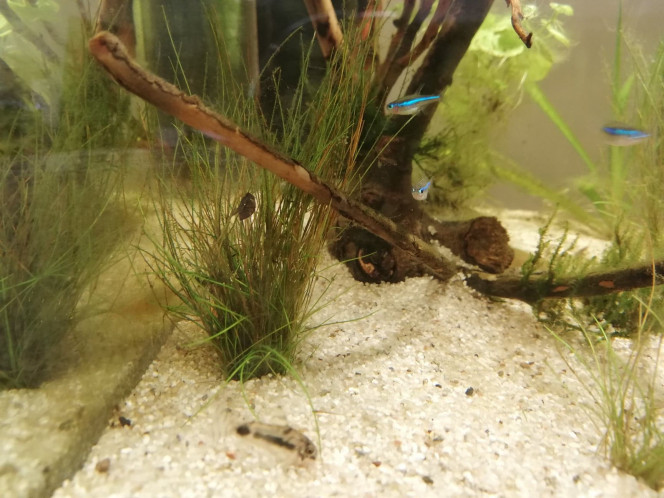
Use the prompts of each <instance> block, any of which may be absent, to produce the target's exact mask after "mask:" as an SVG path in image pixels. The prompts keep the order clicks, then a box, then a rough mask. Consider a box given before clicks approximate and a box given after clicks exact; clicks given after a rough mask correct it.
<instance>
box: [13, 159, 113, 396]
mask: <svg viewBox="0 0 664 498" xmlns="http://www.w3.org/2000/svg"><path fill="white" fill-rule="evenodd" d="M104 159H106V160H108V159H109V158H108V157H106V158H101V157H95V156H93V155H92V154H90V155H89V156H88V155H87V154H86V151H85V150H82V151H80V153H72V154H50V153H49V152H48V151H47V150H43V151H42V150H41V149H39V150H37V151H36V152H34V151H33V152H31V153H30V154H29V155H22V154H16V155H14V156H10V157H8V156H3V157H2V158H0V175H1V176H0V193H1V194H2V205H1V206H0V268H1V271H0V275H2V277H1V278H0V387H35V386H37V385H38V384H39V383H41V382H42V381H43V380H44V379H45V378H47V376H48V374H49V373H51V372H53V371H54V369H55V368H56V367H57V368H63V367H64V365H62V364H61V363H62V362H63V357H62V356H61V355H60V354H59V353H58V344H59V343H60V342H61V340H62V337H63V336H64V334H65V333H66V332H67V330H68V329H69V328H70V327H71V326H72V325H73V323H74V321H73V320H74V315H75V310H76V307H77V303H78V301H79V298H80V296H81V295H82V293H83V291H84V290H85V288H86V286H87V285H89V284H90V283H91V282H92V281H93V280H94V278H95V277H96V276H97V275H98V274H99V272H100V271H101V269H102V268H103V266H104V263H105V262H106V261H107V259H108V256H109V254H110V252H112V250H113V248H114V247H115V246H116V244H117V240H118V234H119V233H121V232H122V229H121V226H120V225H119V220H118V217H117V213H115V214H114V212H113V209H111V204H112V202H113V197H114V192H116V191H117V188H116V187H117V182H118V179H119V175H118V174H117V172H116V171H113V170H112V169H109V168H108V166H106V165H103V163H104ZM97 161H99V162H97Z"/></svg>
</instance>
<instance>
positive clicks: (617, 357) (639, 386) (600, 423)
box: [549, 296, 664, 490]
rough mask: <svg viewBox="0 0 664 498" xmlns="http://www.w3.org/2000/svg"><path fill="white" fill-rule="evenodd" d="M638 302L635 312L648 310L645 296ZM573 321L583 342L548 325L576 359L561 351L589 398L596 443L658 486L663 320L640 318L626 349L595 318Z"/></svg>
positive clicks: (662, 473)
mask: <svg viewBox="0 0 664 498" xmlns="http://www.w3.org/2000/svg"><path fill="white" fill-rule="evenodd" d="M650 297H651V298H652V296H650ZM640 304H641V306H642V307H643V313H641V314H640V316H647V315H648V314H649V313H651V311H650V307H649V305H648V303H647V302H646V301H641V303H640ZM648 323H650V324H652V325H648ZM578 325H579V328H580V329H581V331H582V333H583V343H585V344H583V343H582V344H580V345H579V346H574V345H573V344H572V342H571V341H569V340H566V339H564V338H563V337H562V335H560V334H558V333H556V332H554V331H553V330H551V329H549V331H550V332H551V333H552V334H553V336H554V337H555V338H556V340H557V341H558V342H559V343H560V344H561V345H562V346H563V347H564V349H565V350H567V351H568V352H570V353H572V355H573V357H574V358H575V359H576V362H575V364H572V362H571V361H570V359H568V358H567V356H566V355H562V356H563V358H564V359H565V362H566V363H567V365H568V366H569V368H570V370H571V371H572V372H573V373H574V375H575V376H576V377H577V378H578V379H579V381H580V382H581V383H582V385H583V386H584V388H585V389H586V390H587V392H588V393H589V394H590V396H591V398H592V401H593V405H592V406H591V407H590V408H589V411H590V415H591V420H592V421H593V422H594V423H595V425H596V426H597V428H598V430H599V431H600V433H602V434H603V437H602V440H601V448H603V449H604V451H605V452H606V454H607V455H608V457H609V459H610V460H611V462H612V463H613V464H614V465H615V466H616V467H617V468H619V469H620V470H623V471H624V472H627V473H629V474H632V475H634V476H635V477H637V478H639V479H642V480H643V481H644V482H645V483H646V484H647V485H648V486H650V487H652V488H653V489H655V490H659V489H661V488H662V487H664V427H663V426H662V418H663V415H664V414H663V413H662V407H661V402H659V401H657V400H656V390H657V387H658V386H659V381H658V370H659V354H660V351H661V347H662V325H663V323H662V322H661V320H660V319H659V317H658V316H653V319H652V320H642V321H640V322H639V326H638V332H637V334H636V336H635V337H634V340H633V341H631V343H630V348H629V353H628V354H626V353H624V352H623V351H618V350H616V349H615V348H614V345H613V342H614V340H615V339H614V338H612V337H611V336H610V335H609V334H608V333H607V331H606V329H605V327H604V326H603V325H602V324H601V323H600V321H599V320H596V321H595V323H594V324H593V326H592V327H591V326H586V325H585V319H584V321H579V322H578ZM648 354H650V356H648ZM578 365H580V366H581V370H578V369H577V368H578Z"/></svg>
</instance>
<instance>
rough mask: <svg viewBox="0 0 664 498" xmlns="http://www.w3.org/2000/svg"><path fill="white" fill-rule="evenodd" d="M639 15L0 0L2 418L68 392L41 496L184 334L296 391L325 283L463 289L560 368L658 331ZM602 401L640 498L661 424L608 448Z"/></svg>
mask: <svg viewBox="0 0 664 498" xmlns="http://www.w3.org/2000/svg"><path fill="white" fill-rule="evenodd" d="M663 20H664V7H663V5H662V4H661V3H660V2H657V1H654V0H638V1H636V0H635V1H630V2H622V1H620V0H615V1H614V0H612V1H607V2H584V1H576V0H570V1H568V2H565V3H562V2H548V1H532V2H526V1H518V0H507V1H506V2H494V1H493V0H463V1H461V0H456V1H454V0H435V1H434V0H419V1H418V0H412V1H410V0H403V1H397V0H317V1H314V0H278V1H277V0H195V1H190V2H182V1H178V0H159V1H156V0H133V1H132V0H76V1H74V0H58V1H56V0H4V1H3V0H0V107H1V108H2V113H1V114H0V128H1V132H0V203H1V204H2V206H0V395H1V396H3V400H4V401H2V400H0V403H4V402H6V406H7V407H10V406H19V405H20V406H25V407H27V408H26V410H28V411H30V410H31V409H32V408H31V406H36V405H35V404H34V403H37V402H36V401H35V402H34V403H33V401H31V400H34V399H42V398H41V397H43V399H45V400H46V401H49V400H51V399H53V400H55V399H56V398H60V399H67V395H65V394H62V392H61V391H58V390H57V389H61V388H62V386H65V385H66V386H70V387H67V388H66V389H65V392H77V393H79V394H80V393H84V392H85V393H88V394H86V396H88V397H86V398H84V399H85V401H80V403H79V405H80V408H79V409H78V411H73V412H72V413H71V414H69V411H68V410H69V408H67V409H64V408H57V407H55V408H49V409H48V410H46V411H49V412H58V411H60V413H67V414H68V415H67V416H66V420H64V421H63V420H60V421H59V422H58V423H57V427H61V426H63V427H65V428H68V427H71V426H72V425H74V426H77V427H80V432H78V433H77V434H78V435H77V436H73V437H72V439H75V438H78V439H77V440H79V441H85V442H84V443H80V444H79V443H76V444H72V445H71V448H70V450H68V451H70V452H71V453H70V454H68V455H69V456H68V457H67V458H64V457H62V456H60V457H54V462H56V461H57V462H60V463H57V464H56V463H53V464H49V465H52V468H53V469H56V470H54V471H53V473H52V477H48V478H40V479H43V482H44V484H43V486H42V487H41V488H39V489H40V490H41V492H46V491H48V492H50V491H52V490H53V489H54V487H56V486H57V485H59V481H58V479H60V481H61V480H62V479H63V478H64V476H66V475H68V474H67V473H71V472H73V470H72V467H75V466H76V465H80V464H81V463H82V459H83V458H84V456H85V453H86V451H87V450H86V449H87V448H89V447H90V445H92V444H93V442H94V440H95V438H97V437H98V435H99V434H100V432H101V430H102V429H103V427H104V424H105V420H106V419H107V418H108V416H109V414H110V413H111V409H112V407H113V406H114V405H116V404H118V403H119V402H120V400H122V399H123V397H124V396H126V395H127V394H128V393H129V392H130V391H131V389H132V388H133V387H134V385H135V384H136V383H137V382H138V380H139V379H140V376H141V375H142V374H143V373H144V371H145V369H146V368H147V366H148V365H149V363H150V362H151V361H152V360H153V358H154V357H155V355H156V354H157V353H158V351H159V348H160V347H161V345H162V343H163V342H164V341H166V340H167V338H168V336H169V334H170V333H171V331H172V330H173V328H175V329H177V328H178V327H180V326H182V324H193V326H195V327H196V328H197V330H198V331H199V332H200V334H201V335H200V338H199V339H197V340H196V341H193V342H191V343H187V344H185V345H183V346H182V348H183V349H184V350H187V351H188V350H191V349H194V348H198V347H209V348H212V349H213V350H214V352H215V354H216V355H217V358H218V370H219V372H220V375H221V376H222V378H223V382H224V383H226V384H230V383H234V382H238V383H240V384H243V383H247V382H250V381H252V379H262V378H272V377H281V376H283V377H286V378H289V377H290V378H292V379H295V383H296V385H297V386H299V387H300V388H302V389H304V390H305V391H306V382H307V379H306V376H305V375H303V374H302V371H303V364H304V363H306V361H307V360H306V359H303V358H302V355H301V354H300V352H301V349H300V348H301V345H302V344H303V342H304V341H306V340H307V339H308V338H309V337H310V336H311V335H312V334H314V333H315V332H316V331H318V330H319V329H321V328H322V327H323V326H325V325H326V324H327V323H328V322H334V318H333V317H332V318H330V319H329V320H328V321H327V322H325V321H323V322H321V321H316V319H315V318H314V317H317V316H319V315H318V314H317V313H318V312H319V311H320V310H321V309H324V308H325V307H326V306H330V303H333V302H334V298H333V297H332V296H333V295H335V294H337V293H339V292H341V291H339V289H337V288H336V287H335V283H334V280H333V279H329V280H328V279H326V277H325V276H324V272H323V270H324V268H327V267H329V266H336V265H338V266H339V267H342V268H343V271H344V272H347V273H348V274H350V275H351V276H352V278H353V279H354V280H356V281H359V282H363V283H365V284H366V285H367V286H372V289H373V290H372V292H374V293H375V299H376V301H377V302H380V301H381V299H383V298H382V297H381V295H383V294H384V295H386V294H385V293H386V292H387V291H385V289H386V288H387V287H386V286H389V285H398V284H399V283H400V282H404V281H406V280H407V279H410V278H417V277H423V276H426V277H427V278H432V279H433V280H435V281H436V282H439V284H440V285H441V286H445V285H447V284H448V283H449V282H450V281H454V280H455V279H456V280H459V279H462V280H463V281H464V282H465V284H464V285H466V286H467V287H469V288H471V289H473V290H474V291H475V292H476V293H477V296H478V298H479V299H486V300H487V301H489V300H491V302H498V303H500V302H503V301H501V300H513V301H520V302H524V303H526V304H527V305H529V306H530V308H529V309H532V312H533V314H534V316H535V317H536V319H537V320H539V321H540V322H541V323H542V324H544V325H543V326H545V327H547V328H548V329H549V330H550V331H551V336H550V338H551V339H552V340H554V341H556V343H557V344H559V345H560V347H561V349H563V350H566V351H568V352H571V353H573V354H575V355H576V354H577V353H579V351H580V350H581V349H583V348H585V349H583V350H584V351H585V350H586V349H588V348H589V349H590V350H591V351H592V353H593V354H595V352H596V351H597V350H596V349H595V348H599V347H600V346H598V345H601V346H602V347H605V348H608V349H606V351H604V354H606V355H608V357H609V358H613V356H612V355H613V350H612V349H611V344H612V341H613V340H614V339H615V338H621V339H622V338H626V339H627V340H630V341H633V342H632V343H631V344H634V345H640V344H641V340H642V338H644V337H649V338H651V339H652V338H658V337H660V336H661V333H662V323H663V322H662V319H663V318H664V293H663V292H662V284H663V283H664V276H663V273H664V235H663V234H664V206H663V200H662V199H664V140H663V139H662V130H664V37H662V30H661V26H662V21H663ZM524 212H528V213H529V214H527V215H524V214H523V213H524ZM515 213H518V214H515ZM519 216H521V217H523V216H527V217H530V218H531V219H534V220H537V221H536V224H537V229H536V230H535V232H536V233H535V234H534V241H535V242H534V243H532V244H531V245H530V247H529V248H527V249H524V248H522V247H517V246H516V244H515V243H514V242H513V241H514V240H515V238H516V239H518V237H515V235H516V234H515V233H513V232H511V231H512V230H513V228H512V227H514V226H515V225H514V224H513V223H511V220H513V219H514V218H515V217H519ZM517 229H518V228H517ZM581 236H583V237H589V238H592V239H593V240H596V241H599V242H598V244H599V245H600V246H601V250H598V251H595V252H590V251H581V250H579V247H578V245H579V242H578V241H579V237H581ZM382 305H384V306H389V305H390V304H389V303H386V302H385V303H382ZM649 340H650V339H649ZM579 341H581V343H582V344H583V346H578V343H579ZM635 348H636V346H635ZM579 357H580V356H579ZM610 365H613V363H610ZM633 368H634V369H636V363H634V365H633ZM614 373H615V372H613V371H610V369H609V370H605V371H604V375H605V376H610V375H614ZM598 385H600V386H605V387H606V385H607V384H606V383H605V384H601V383H599V384H598ZM629 385H630V386H631V384H629ZM71 386H76V387H71ZM101 386H104V387H101ZM106 389H108V393H109V394H104V395H102V396H100V397H99V399H98V400H97V401H94V402H93V401H92V399H94V398H95V397H96V393H99V392H106V391H105V390H106ZM607 389H608V388H607ZM607 389H604V391H603V392H604V393H605V394H606V392H607ZM630 389H632V388H631V387H630ZM630 392H632V391H630ZM35 393H46V394H35ZM57 393H60V394H57ZM471 394H472V392H471ZM642 394H643V399H645V400H646V401H648V400H650V401H652V403H651V404H648V403H647V402H646V404H645V406H646V407H647V410H646V414H648V415H649V416H650V415H652V413H653V411H655V410H656V409H657V408H656V403H654V401H653V400H654V396H655V394H654V391H652V392H650V391H648V392H645V393H642ZM77 395H78V394H77ZM14 396H16V398H14ZM649 396H650V398H649ZM101 398H103V399H101ZM618 398H620V397H619V396H618ZM82 399H83V398H82ZM615 399H616V398H615V397H611V396H605V397H604V403H605V404H606V403H613V402H614V401H615ZM621 399H622V402H624V401H625V397H623V398H621ZM17 400H20V401H17ZM26 400H27V401H26ZM46 401H45V402H46ZM31 403H33V405H31ZM612 406H613V405H612ZM624 408H625V407H624V406H623V405H620V406H618V408H616V410H614V411H611V410H608V411H606V412H602V413H603V415H601V417H605V418H606V419H607V420H608V422H607V424H606V425H607V433H610V434H611V436H607V440H608V441H609V446H610V448H609V451H608V455H609V458H610V459H611V462H612V463H613V464H614V465H616V466H617V467H618V468H620V469H621V470H625V471H627V472H631V473H634V474H635V475H637V476H638V477H639V478H642V479H644V480H645V481H646V482H647V483H648V484H649V485H650V486H652V487H653V488H657V487H659V486H660V485H661V484H662V482H663V480H662V479H663V477H662V475H664V471H661V468H660V467H661V465H664V464H663V459H662V454H663V453H662V439H661V432H660V430H661V427H659V426H658V425H657V423H655V422H653V425H651V426H648V429H647V431H650V432H648V434H649V436H648V438H646V442H645V443H643V444H642V445H641V446H635V445H632V446H630V444H629V441H628V442H625V438H623V439H621V438H620V437H619V435H620V433H621V432H620V431H621V430H622V431H623V432H624V431H626V430H627V429H626V428H625V427H624V424H622V422H623V421H624V420H623V418H624V412H625V409H624ZM8 409H9V408H8ZM621 410H622V411H621ZM649 410H650V411H649ZM312 412H314V413H315V410H314V408H313V405H312ZM12 413H14V412H12ZM35 413H36V412H35ZM607 413H608V414H609V415H607ZM8 416H9V415H8ZM13 416H17V415H16V414H15V413H14V415H13ZM86 417H91V418H95V419H96V421H95V422H94V423H93V422H90V420H91V419H89V418H86ZM644 418H647V417H645V416H644ZM651 418H652V420H653V421H656V420H657V417H655V416H653V417H651ZM63 424H64V425H63ZM621 424H622V425H621ZM85 426H88V427H89V428H90V429H89V430H87V429H85V430H84V427H85ZM645 430H646V429H644V431H645ZM611 431H613V432H611ZM642 432H643V431H642ZM83 433H85V437H84V436H83V435H81V434H83ZM248 433H249V430H248V429H247V434H248ZM258 433H259V434H260V431H258ZM627 439H628V440H629V438H627ZM655 441H656V443H655ZM17 444H18V443H17ZM19 446H20V445H19ZM19 446H17V447H19ZM17 451H18V450H17ZM635 455H636V456H635ZM26 458H28V460H26V461H29V457H26ZM65 460H66V461H68V462H74V463H70V464H68V465H69V467H67V466H66V465H64V464H62V465H61V462H63V461H65ZM643 462H646V463H643ZM652 462H654V463H652ZM651 463H652V465H651ZM8 465H10V464H8ZM21 465H22V464H18V463H17V464H14V463H12V464H11V466H12V468H16V469H18V468H20V467H21ZM0 468H3V467H2V465H0ZM8 468H9V467H8ZM49 468H51V467H50V466H49ZM12 472H13V471H12ZM17 472H18V471H17ZM1 474H2V472H0V475H1ZM12 475H13V474H12ZM35 489H37V488H35ZM0 491H2V487H1V485H0ZM0 494H3V493H2V492H0Z"/></svg>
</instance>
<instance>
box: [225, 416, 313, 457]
mask: <svg viewBox="0 0 664 498" xmlns="http://www.w3.org/2000/svg"><path fill="white" fill-rule="evenodd" d="M236 432H237V433H238V434H239V435H240V436H251V437H253V438H254V439H256V440H260V441H264V442H266V443H269V444H273V445H274V446H276V447H279V448H282V449H285V450H288V451H293V452H295V453H296V454H297V456H298V457H300V460H302V461H304V460H307V459H311V460H315V459H316V456H317V455H318V450H317V449H316V445H315V444H314V443H312V442H311V440H310V439H309V438H308V437H307V436H305V435H304V434H302V433H301V432H300V431H298V430H296V429H293V428H292V427H289V426H287V425H273V424H263V423H261V422H249V423H246V424H242V425H240V426H238V428H237V429H236Z"/></svg>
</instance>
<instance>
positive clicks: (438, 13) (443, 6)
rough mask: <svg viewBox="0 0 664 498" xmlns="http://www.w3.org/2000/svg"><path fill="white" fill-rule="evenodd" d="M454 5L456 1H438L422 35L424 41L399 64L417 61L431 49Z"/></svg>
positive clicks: (402, 58) (400, 60)
mask: <svg viewBox="0 0 664 498" xmlns="http://www.w3.org/2000/svg"><path fill="white" fill-rule="evenodd" d="M453 3H454V0H438V5H437V6H436V10H435V11H434V13H433V16H432V17H431V21H429V25H428V26H427V29H426V30H425V31H424V35H422V39H421V40H420V41H419V43H418V44H417V45H416V46H415V48H414V49H413V50H412V52H410V53H409V54H406V55H404V56H403V57H401V59H399V61H398V63H399V64H402V65H404V66H405V65H407V64H408V63H409V62H411V61H415V60H417V58H418V57H419V56H420V55H422V54H423V53H424V52H425V50H426V49H427V48H429V46H430V45H431V42H433V41H434V40H435V39H436V36H438V33H439V32H440V30H441V26H442V25H443V21H445V17H446V16H447V12H448V11H449V10H450V7H451V6H452V4H453Z"/></svg>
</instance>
